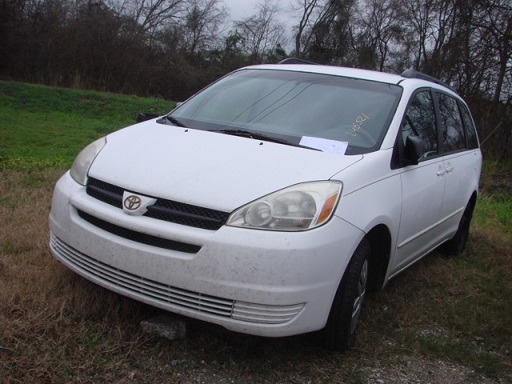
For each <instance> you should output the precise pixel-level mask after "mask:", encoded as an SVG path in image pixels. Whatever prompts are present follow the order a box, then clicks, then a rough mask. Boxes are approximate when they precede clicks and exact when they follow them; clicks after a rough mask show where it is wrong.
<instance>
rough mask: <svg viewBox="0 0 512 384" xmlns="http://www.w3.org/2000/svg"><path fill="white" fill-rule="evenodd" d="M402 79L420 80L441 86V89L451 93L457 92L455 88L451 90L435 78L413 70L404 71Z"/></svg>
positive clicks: (449, 86) (450, 87)
mask: <svg viewBox="0 0 512 384" xmlns="http://www.w3.org/2000/svg"><path fill="white" fill-rule="evenodd" d="M401 76H402V77H405V78H406V79H421V80H427V81H430V82H432V83H436V84H439V85H442V86H443V87H446V88H448V89H450V90H452V91H453V92H457V91H456V90H455V88H453V87H452V86H451V85H448V84H446V83H443V82H442V81H441V80H438V79H436V78H435V77H432V76H429V75H427V74H425V73H422V72H418V71H415V70H414V69H406V70H405V71H404V72H403V73H402V75H401Z"/></svg>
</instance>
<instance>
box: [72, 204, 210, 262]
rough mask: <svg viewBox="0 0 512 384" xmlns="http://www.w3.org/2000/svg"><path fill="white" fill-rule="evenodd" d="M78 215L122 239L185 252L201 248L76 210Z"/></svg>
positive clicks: (193, 251)
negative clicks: (125, 226) (115, 223)
mask: <svg viewBox="0 0 512 384" xmlns="http://www.w3.org/2000/svg"><path fill="white" fill-rule="evenodd" d="M77 212H78V216H80V217H81V218H82V219H84V220H85V221H87V222H88V223H90V224H92V225H94V226H96V227H98V228H101V229H103V230H104V231H107V232H109V233H112V234H113V235H116V236H119V237H122V238H124V239H128V240H132V241H135V242H137V243H142V244H146V245H152V246H154V247H159V248H165V249H170V250H173V251H178V252H185V253H197V252H199V250H200V249H201V247H200V246H198V245H194V244H187V243H182V242H179V241H174V240H169V239H163V238H161V237H157V236H152V235H147V234H145V233H140V232H136V231H132V230H131V229H127V228H123V227H120V226H118V225H114V224H112V223H109V222H108V221H104V220H101V219H98V218H97V217H94V216H92V215H89V214H88V213H85V212H83V211H80V210H78V211H77Z"/></svg>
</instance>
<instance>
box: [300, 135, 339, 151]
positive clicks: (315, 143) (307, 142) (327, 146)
mask: <svg viewBox="0 0 512 384" xmlns="http://www.w3.org/2000/svg"><path fill="white" fill-rule="evenodd" d="M300 145H303V146H305V147H310V148H315V149H319V150H321V151H322V152H329V153H335V154H337V155H344V154H345V151H346V150H347V147H348V142H347V141H337V140H328V139H321V138H319V137H309V136H302V139H300Z"/></svg>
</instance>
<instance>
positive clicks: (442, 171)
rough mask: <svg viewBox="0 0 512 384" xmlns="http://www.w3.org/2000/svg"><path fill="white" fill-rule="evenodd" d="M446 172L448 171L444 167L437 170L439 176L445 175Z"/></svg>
mask: <svg viewBox="0 0 512 384" xmlns="http://www.w3.org/2000/svg"><path fill="white" fill-rule="evenodd" d="M445 173H446V172H445V170H444V169H442V170H440V171H437V176H443V175H444V174H445Z"/></svg>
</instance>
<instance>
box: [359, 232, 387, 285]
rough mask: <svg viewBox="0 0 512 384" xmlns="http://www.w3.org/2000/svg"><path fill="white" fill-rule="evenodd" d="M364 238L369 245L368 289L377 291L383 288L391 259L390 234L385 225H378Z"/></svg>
mask: <svg viewBox="0 0 512 384" xmlns="http://www.w3.org/2000/svg"><path fill="white" fill-rule="evenodd" d="M365 238H366V239H367V240H368V242H369V244H370V260H369V271H368V273H369V279H368V288H369V289H370V291H379V290H381V289H382V287H383V286H384V283H385V278H386V272H387V270H388V266H389V260H390V257H391V232H390V230H389V228H388V227H387V226H386V225H384V224H379V225H377V226H375V227H373V228H372V229H371V230H370V231H369V232H368V233H367V234H366V236H365Z"/></svg>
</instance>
